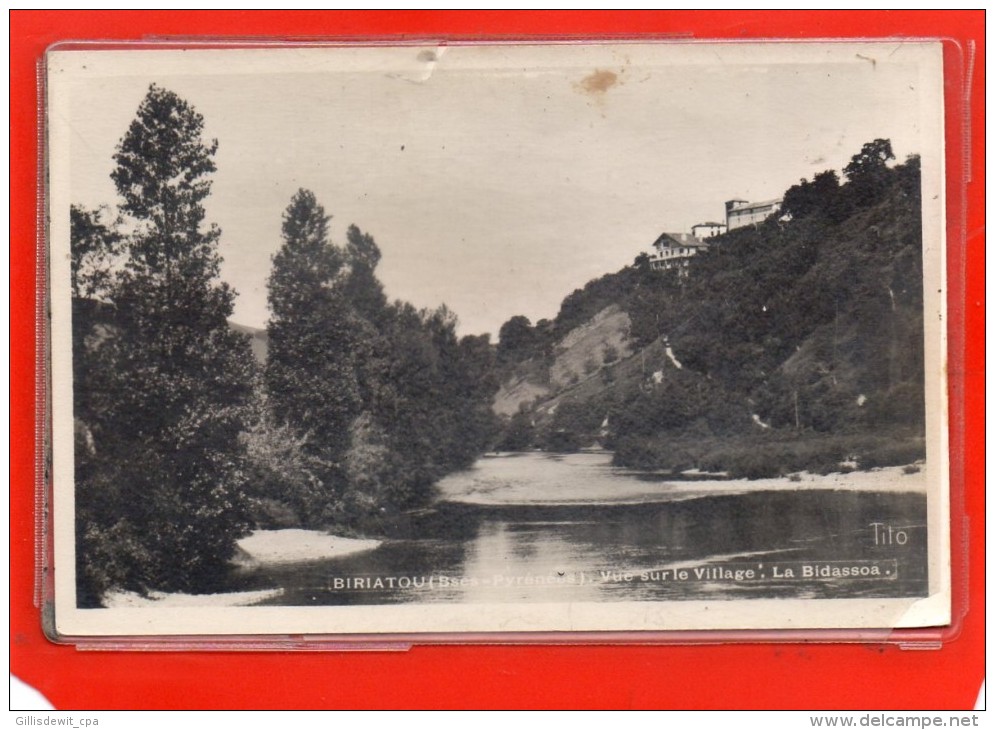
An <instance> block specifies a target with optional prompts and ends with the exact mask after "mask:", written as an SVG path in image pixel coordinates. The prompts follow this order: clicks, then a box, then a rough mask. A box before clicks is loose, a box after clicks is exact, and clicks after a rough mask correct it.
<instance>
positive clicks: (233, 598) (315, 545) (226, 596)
mask: <svg viewBox="0 0 995 730" xmlns="http://www.w3.org/2000/svg"><path fill="white" fill-rule="evenodd" d="M379 545H380V541H379V540H357V539H354V538H350V537H337V536H335V535H327V534H325V533H324V532H318V531H316V530H294V529H288V530H256V531H255V532H253V533H252V534H251V535H249V536H248V537H243V538H242V539H241V540H239V541H238V549H237V551H236V555H235V558H234V559H233V560H232V562H233V563H234V564H235V565H236V566H237V567H238V568H241V569H243V570H251V569H255V568H260V567H264V566H269V565H290V564H293V563H307V562H311V561H314V560H325V559H327V558H339V557H342V556H344V555H352V554H353V553H357V552H362V551H364V550H373V549H374V548H376V547H377V546H379ZM282 593H283V589H282V588H271V589H267V590H259V591H240V592H235V593H203V594H190V593H161V592H159V591H153V592H152V593H150V594H149V595H148V596H140V595H138V594H137V593H131V592H129V591H112V592H111V593H108V594H107V595H105V596H104V598H103V604H104V606H106V607H107V608H148V607H158V608H228V607H232V606H252V605H254V604H256V603H260V602H262V601H265V600H267V599H269V598H274V597H276V596H279V595H280V594H282Z"/></svg>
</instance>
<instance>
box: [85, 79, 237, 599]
mask: <svg viewBox="0 0 995 730" xmlns="http://www.w3.org/2000/svg"><path fill="white" fill-rule="evenodd" d="M203 126H204V120H203V118H202V116H201V115H200V114H199V113H197V112H196V111H195V110H194V109H193V108H192V107H191V106H190V105H189V104H188V103H187V102H186V101H184V100H182V99H181V98H179V97H178V96H177V95H176V94H174V93H173V92H171V91H168V90H166V89H163V88H160V87H158V86H155V85H153V86H151V87H150V88H149V91H148V93H147V94H146V96H145V99H144V100H143V101H142V103H141V105H140V106H139V108H138V112H137V115H136V117H135V119H134V121H133V122H132V123H131V125H130V127H129V128H128V131H127V133H126V134H125V136H124V137H123V139H122V140H121V142H120V143H119V145H118V148H117V153H116V154H115V156H114V160H115V162H116V163H117V165H116V168H115V169H114V171H113V173H112V175H111V177H112V179H113V180H114V182H115V184H116V186H117V190H118V193H119V194H120V196H121V198H122V201H123V202H122V205H121V210H122V212H123V213H124V214H126V215H127V216H128V218H129V219H130V221H129V222H130V225H129V226H128V228H129V230H131V231H132V233H131V234H130V235H129V236H128V237H127V239H126V241H125V250H126V253H125V262H124V266H123V269H122V270H121V272H120V273H119V275H118V276H117V277H115V280H114V282H113V284H112V285H111V286H110V297H109V298H110V300H111V304H112V305H113V321H112V323H111V326H110V327H109V332H110V334H109V335H108V336H107V337H106V338H104V339H103V340H102V341H101V342H99V343H98V344H97V345H96V346H95V347H94V351H93V352H92V358H93V360H94V361H95V362H97V363H99V365H100V367H99V368H96V369H94V370H98V371H99V377H100V378H101V379H102V380H103V382H102V383H95V384H94V385H93V387H95V388H97V389H100V388H103V389H104V391H105V393H106V398H105V401H104V402H103V403H102V407H101V408H100V412H99V415H98V416H96V417H95V422H94V423H93V424H92V425H93V429H92V431H93V441H94V444H95V451H96V453H97V454H99V456H100V459H99V464H100V466H99V468H98V469H97V470H96V471H97V472H98V474H97V475H96V476H95V478H94V480H93V481H92V482H91V483H90V485H89V487H90V491H89V492H88V493H86V494H82V495H80V496H81V497H83V499H82V502H83V503H84V505H88V506H89V508H90V512H89V513H88V514H89V519H90V522H91V524H88V525H85V530H84V532H85V535H84V540H83V548H84V550H89V551H90V553H91V554H92V555H93V556H94V557H95V559H96V560H97V561H104V562H105V563H106V564H113V566H114V568H115V570H114V571H113V572H114V576H111V577H110V578H108V580H109V581H110V582H112V583H113V582H117V583H119V584H123V586H122V587H126V588H131V589H138V590H145V589H164V590H193V591H204V590H211V589H212V588H217V586H218V581H219V580H220V578H221V577H222V574H223V573H224V571H225V570H226V566H227V561H228V559H229V558H230V557H231V555H232V554H233V552H234V548H235V540H236V539H237V538H238V537H239V536H240V535H241V534H243V533H244V531H245V529H246V528H247V524H248V523H247V517H246V509H245V507H246V505H245V500H244V496H243V486H244V483H243V482H244V477H243V459H242V448H241V446H240V443H239V438H238V437H239V434H240V432H241V431H242V430H243V425H244V424H243V418H244V408H245V405H246V403H247V400H248V397H249V395H250V382H251V367H252V366H251V363H252V357H251V354H250V351H249V345H248V340H247V339H246V338H245V337H244V336H242V335H238V334H236V333H235V332H233V331H232V330H231V329H230V328H229V326H228V323H227V318H228V317H229V316H230V315H231V312H232V308H233V303H234V298H235V292H234V291H233V290H232V289H231V288H230V287H228V286H227V285H226V284H224V283H221V282H220V281H218V278H217V277H218V273H219V269H220V264H221V257H220V255H219V254H218V250H217V249H218V240H219V237H220V233H221V232H220V230H219V229H218V228H217V226H214V225H209V226H205V224H204V219H205V211H204V207H203V202H204V200H205V198H206V197H207V196H208V194H209V193H210V189H211V177H210V175H211V173H213V172H214V170H215V166H214V160H213V156H214V153H215V151H216V149H217V141H216V140H212V141H205V140H204V139H203ZM95 377H96V376H95ZM98 477H99V478H98ZM98 483H99V484H101V485H103V487H102V489H99V490H96V491H97V493H94V488H93V485H94V484H98ZM87 536H88V537H87ZM105 567H106V565H104V566H100V565H95V564H94V563H93V561H91V564H90V565H89V568H90V573H91V576H92V575H95V574H99V573H101V571H102V570H104V568H105Z"/></svg>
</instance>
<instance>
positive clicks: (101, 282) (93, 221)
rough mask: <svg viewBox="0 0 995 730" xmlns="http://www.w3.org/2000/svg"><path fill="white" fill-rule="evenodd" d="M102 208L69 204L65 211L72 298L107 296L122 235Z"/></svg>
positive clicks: (106, 211) (104, 208)
mask: <svg viewBox="0 0 995 730" xmlns="http://www.w3.org/2000/svg"><path fill="white" fill-rule="evenodd" d="M110 215H111V214H110V211H109V210H108V209H107V208H106V207H100V208H97V209H96V210H87V209H86V208H84V207H82V206H79V205H73V206H71V207H70V209H69V239H70V246H69V250H70V256H71V260H72V289H73V297H74V298H77V299H91V298H95V297H96V298H101V299H104V298H106V297H107V296H108V295H109V290H110V286H111V282H112V280H113V269H114V263H115V260H116V258H117V257H118V256H119V255H120V253H121V244H122V236H121V234H120V233H119V232H118V230H117V225H118V221H116V220H109V219H110Z"/></svg>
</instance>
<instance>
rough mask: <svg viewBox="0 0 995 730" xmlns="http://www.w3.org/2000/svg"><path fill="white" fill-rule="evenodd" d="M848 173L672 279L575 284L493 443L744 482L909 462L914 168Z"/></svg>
mask: <svg viewBox="0 0 995 730" xmlns="http://www.w3.org/2000/svg"><path fill="white" fill-rule="evenodd" d="M877 142H881V141H880V140H878V141H877ZM866 147H867V146H866V145H865V148H866ZM855 159H856V158H855ZM848 171H849V174H850V177H851V179H850V180H849V181H848V182H847V183H846V184H843V185H839V184H838V181H837V179H836V177H835V175H834V174H831V173H826V174H824V175H830V177H829V178H828V179H829V181H830V182H831V183H833V184H831V185H830V184H827V183H826V180H827V178H826V177H824V176H820V181H819V186H818V188H817V189H816V188H813V185H814V184H811V183H807V182H805V181H802V183H801V184H800V185H798V186H795V187H794V188H792V189H791V190H789V191H788V192H787V193H786V195H785V206H786V211H787V213H788V215H786V216H785V217H784V218H782V219H781V220H775V219H769V220H768V221H766V222H765V223H763V224H760V225H757V226H751V227H746V228H740V229H737V230H734V231H732V232H730V233H728V234H726V235H723V236H720V237H717V238H715V239H713V246H712V247H711V249H710V250H709V251H707V252H705V253H703V254H700V255H699V256H696V257H695V258H694V259H693V260H692V261H691V262H690V267H689V270H688V276H687V277H686V278H681V277H678V276H676V275H675V274H674V272H663V271H653V270H650V269H649V267H648V266H647V265H646V264H647V262H646V261H645V260H643V261H640V260H639V259H637V261H636V263H635V264H634V265H633V266H630V267H626V268H625V269H623V270H621V271H619V272H617V273H615V274H609V275H606V276H604V277H602V278H600V279H597V280H595V281H593V282H591V283H589V284H588V285H587V286H585V287H584V288H583V289H580V290H578V291H576V292H574V294H572V295H571V296H570V297H568V298H567V299H566V300H565V301H564V304H563V307H562V309H561V312H560V315H559V316H558V317H557V320H556V322H554V323H551V324H547V325H546V326H545V327H544V328H543V327H539V326H537V327H536V330H535V341H536V344H534V345H533V346H532V350H531V351H530V353H528V354H529V357H525V358H522V359H520V360H519V361H518V362H516V363H514V366H513V367H512V368H509V369H507V370H506V372H511V373H513V374H514V376H513V377H508V378H506V380H505V383H504V386H503V387H502V391H501V394H500V395H499V401H498V402H496V404H495V408H496V410H497V411H498V412H499V413H501V414H503V415H505V416H509V415H511V414H513V413H515V412H516V411H517V410H518V407H519V406H520V405H521V406H522V408H523V410H522V411H521V412H520V413H518V414H517V415H515V416H514V417H513V418H511V419H510V421H509V422H508V424H507V426H506V436H507V438H505V440H504V445H505V446H509V447H522V446H523V445H527V446H533V447H540V448H544V449H550V450H571V449H576V448H580V447H584V446H591V445H594V444H600V445H602V446H605V447H608V448H612V449H614V450H615V458H616V462H617V463H620V464H625V465H631V466H640V467H656V468H675V469H677V468H691V467H696V468H699V469H710V470H715V469H720V470H726V471H731V472H734V473H737V474H741V475H746V476H764V475H768V474H777V473H789V472H791V471H794V470H798V469H803V468H814V469H818V470H823V471H825V470H831V469H838V468H842V467H841V464H842V465H845V466H846V465H848V466H850V467H853V466H856V467H868V466H874V465H881V464H883V463H896V464H899V463H909V462H911V461H914V460H915V459H917V458H920V457H922V456H923V446H922V444H923V437H922V436H923V430H924V422H925V410H924V401H923V341H922V332H923V319H922V316H923V314H922V258H921V248H922V238H921V221H920V205H919V178H918V160H917V159H916V158H910V160H909V161H908V162H907V163H905V164H904V165H898V166H895V167H887V166H885V165H884V164H883V162H881V164H879V165H877V166H876V167H874V168H873V172H874V179H873V182H874V185H873V186H872V185H870V184H869V183H868V182H867V181H866V180H861V178H860V177H859V174H858V172H859V171H854V170H852V169H850V168H849V167H848ZM861 174H870V173H866V171H865V173H861ZM858 180H861V185H857V181H858ZM858 193H859V194H858ZM799 201H801V202H799ZM609 346H610V348H611V349H610V350H609V354H610V355H611V356H612V357H611V358H604V357H602V358H600V359H599V358H598V357H597V356H598V354H599V351H600V352H602V353H603V352H604V351H605V348H606V347H609ZM599 348H600V350H599ZM606 360H608V361H607V362H606ZM592 361H593V366H592ZM578 367H581V368H583V372H582V374H579V375H578ZM516 399H517V400H516Z"/></svg>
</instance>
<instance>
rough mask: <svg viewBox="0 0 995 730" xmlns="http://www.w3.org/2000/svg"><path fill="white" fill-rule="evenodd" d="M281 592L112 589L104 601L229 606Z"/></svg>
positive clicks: (144, 605)
mask: <svg viewBox="0 0 995 730" xmlns="http://www.w3.org/2000/svg"><path fill="white" fill-rule="evenodd" d="M281 593H283V589H282V588H271V589H269V590H264V591H241V592H239V593H204V594H197V595H193V594H190V593H160V592H159V591H153V592H152V593H150V594H149V595H148V596H140V595H138V594H137V593H131V592H129V591H112V592H111V593H108V594H107V595H106V596H104V601H103V603H104V606H105V607H106V608H228V607H231V606H251V605H253V604H255V603H259V602H260V601H265V600H266V599H267V598H273V597H275V596H279V595H280V594H281Z"/></svg>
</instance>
